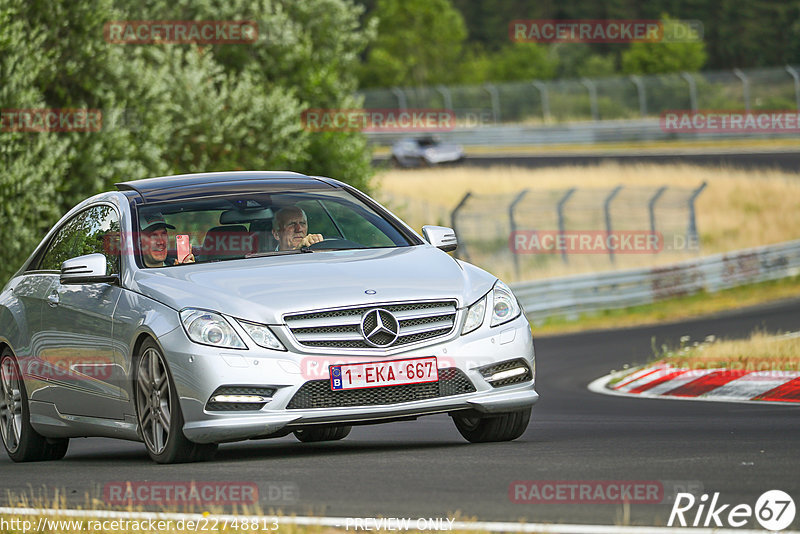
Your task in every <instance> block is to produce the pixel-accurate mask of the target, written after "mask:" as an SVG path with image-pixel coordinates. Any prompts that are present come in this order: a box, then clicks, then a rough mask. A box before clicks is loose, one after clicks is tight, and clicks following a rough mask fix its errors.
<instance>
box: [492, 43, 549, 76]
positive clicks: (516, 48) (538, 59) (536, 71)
mask: <svg viewBox="0 0 800 534" xmlns="http://www.w3.org/2000/svg"><path fill="white" fill-rule="evenodd" d="M489 57H490V60H489V69H488V76H489V80H488V81H498V82H504V81H517V80H534V79H539V80H542V79H549V78H552V77H553V76H554V74H555V72H556V61H554V60H553V58H552V57H550V56H549V55H548V53H547V49H546V48H545V47H544V46H542V45H539V44H536V43H514V44H511V45H508V46H506V47H505V48H503V49H501V50H499V51H497V52H495V53H493V54H490V56H489Z"/></svg>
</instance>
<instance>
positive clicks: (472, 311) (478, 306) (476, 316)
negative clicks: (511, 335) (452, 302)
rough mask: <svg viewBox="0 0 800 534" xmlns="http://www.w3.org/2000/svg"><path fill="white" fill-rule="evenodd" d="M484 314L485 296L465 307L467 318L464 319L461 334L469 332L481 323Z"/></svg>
mask: <svg viewBox="0 0 800 534" xmlns="http://www.w3.org/2000/svg"><path fill="white" fill-rule="evenodd" d="M484 315H486V297H485V296H484V297H483V298H482V299H480V300H479V301H478V302H476V303H475V304H473V305H472V306H470V307H469V309H467V320H466V321H464V328H462V329H461V334H462V335H463V334H469V333H470V332H472V331H473V330H475V329H476V328H478V327H479V326H480V325H482V324H483V316H484Z"/></svg>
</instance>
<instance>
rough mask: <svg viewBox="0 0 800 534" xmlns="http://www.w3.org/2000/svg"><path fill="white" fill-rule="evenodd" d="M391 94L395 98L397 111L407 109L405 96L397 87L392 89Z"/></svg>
mask: <svg viewBox="0 0 800 534" xmlns="http://www.w3.org/2000/svg"><path fill="white" fill-rule="evenodd" d="M392 94H393V95H394V96H396V97H397V105H398V107H399V109H408V101H406V94H405V93H404V92H403V90H402V89H400V88H399V87H392Z"/></svg>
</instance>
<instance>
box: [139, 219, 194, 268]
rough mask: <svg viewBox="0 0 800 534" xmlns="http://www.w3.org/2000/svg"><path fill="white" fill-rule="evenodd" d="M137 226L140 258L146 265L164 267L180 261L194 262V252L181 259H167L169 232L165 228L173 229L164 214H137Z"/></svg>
mask: <svg viewBox="0 0 800 534" xmlns="http://www.w3.org/2000/svg"><path fill="white" fill-rule="evenodd" d="M139 227H140V228H141V232H140V234H139V240H140V242H141V246H142V259H143V260H144V264H145V266H146V267H166V266H168V265H177V264H180V263H194V254H189V255H188V256H186V257H185V258H183V260H181V259H180V258H178V259H175V260H167V251H168V248H169V234H168V233H167V228H170V229H172V230H174V229H175V227H174V226H172V225H171V224H167V221H165V220H164V216H163V215H161V214H160V213H150V214H147V215H141V214H140V216H139Z"/></svg>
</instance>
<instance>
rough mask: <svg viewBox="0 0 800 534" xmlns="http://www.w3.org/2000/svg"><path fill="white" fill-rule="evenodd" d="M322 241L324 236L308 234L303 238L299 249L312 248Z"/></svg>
mask: <svg viewBox="0 0 800 534" xmlns="http://www.w3.org/2000/svg"><path fill="white" fill-rule="evenodd" d="M322 240H323V237H322V234H308V235H307V236H305V237H304V238H303V240H302V241H300V244H299V245H297V248H303V247H310V246H311V245H313V244H314V243H319V242H320V241H322Z"/></svg>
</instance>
